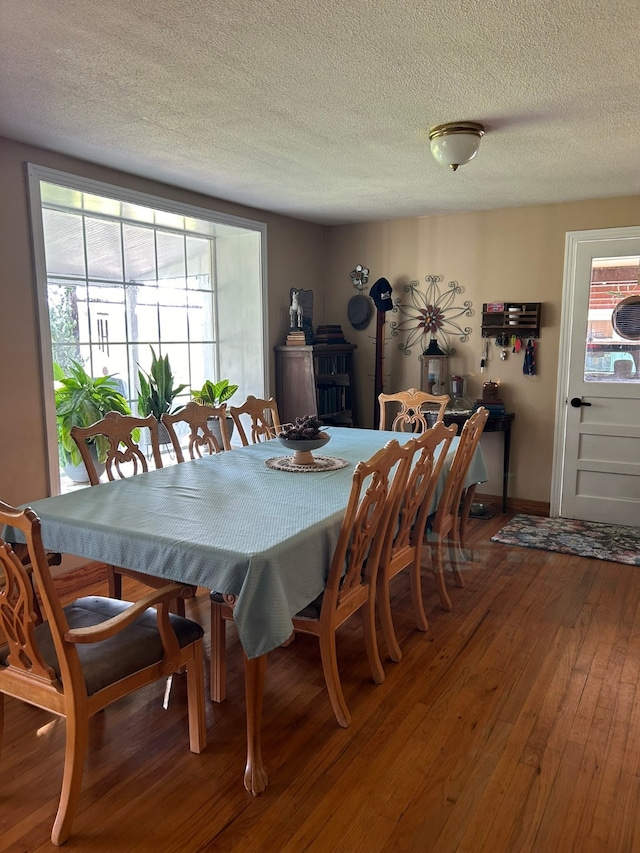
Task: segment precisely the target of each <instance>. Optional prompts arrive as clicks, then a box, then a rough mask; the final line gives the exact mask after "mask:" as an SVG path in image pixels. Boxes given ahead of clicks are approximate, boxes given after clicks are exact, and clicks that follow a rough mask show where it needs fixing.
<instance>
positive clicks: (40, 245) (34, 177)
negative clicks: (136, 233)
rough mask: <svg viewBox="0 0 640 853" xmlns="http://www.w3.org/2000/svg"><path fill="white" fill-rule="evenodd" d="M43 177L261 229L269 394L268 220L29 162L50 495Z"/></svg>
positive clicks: (54, 446)
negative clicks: (41, 192) (163, 196)
mask: <svg viewBox="0 0 640 853" xmlns="http://www.w3.org/2000/svg"><path fill="white" fill-rule="evenodd" d="M41 181H45V182H48V183H53V184H61V185H62V186H67V187H70V188H72V189H75V190H79V191H81V192H88V193H93V194H94V195H101V196H107V197H110V198H115V199H118V200H120V201H124V202H129V203H131V204H137V205H141V206H143V207H150V208H156V209H158V210H165V211H167V212H168V213H175V214H177V215H179V216H190V217H193V218H196V219H205V220H213V221H215V222H219V223H220V224H221V225H229V226H238V227H241V228H249V229H252V230H255V231H259V232H260V234H261V241H260V243H261V258H260V265H261V270H260V273H261V275H260V278H261V284H262V323H261V333H262V334H261V338H262V339H261V341H259V342H258V341H256V342H255V344H256V345H258V347H259V351H260V352H261V353H262V372H263V382H264V388H265V396H267V397H268V396H269V395H270V387H269V384H270V383H269V346H268V341H269V336H268V310H267V293H268V286H267V223H266V222H259V221H258V220H255V219H247V218H245V217H241V216H234V215H232V214H229V213H220V212H218V211H216V210H213V209H211V208H207V207H198V206H197V205H191V204H185V203H183V202H179V201H173V200H172V199H167V198H162V197H160V196H155V195H152V194H150V193H144V192H139V191H138V190H133V189H131V188H129V187H123V186H119V185H117V184H108V183H103V182H102V181H96V180H93V179H91V178H84V177H82V176H81V175H74V174H71V173H69V172H61V171H59V170H57V169H50V168H48V167H46V166H39V165H37V164H35V163H27V182H28V198H29V214H30V219H31V231H32V251H33V264H34V273H35V291H36V292H35V296H36V311H37V323H38V331H39V340H40V362H41V366H42V373H41V379H42V385H41V388H42V401H43V407H44V414H45V436H46V449H47V459H48V492H49V494H50V495H53V494H59V492H60V485H59V484H60V476H59V464H58V437H57V433H56V429H55V423H56V415H55V400H54V394H53V382H52V380H51V377H52V376H53V359H52V356H51V327H50V323H49V305H48V302H47V273H46V260H45V255H44V233H43V226H42V199H41V196H40V182H41Z"/></svg>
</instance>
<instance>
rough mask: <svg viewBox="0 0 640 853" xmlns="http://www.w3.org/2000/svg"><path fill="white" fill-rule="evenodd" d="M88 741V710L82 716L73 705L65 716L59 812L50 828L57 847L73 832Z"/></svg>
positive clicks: (52, 839)
mask: <svg viewBox="0 0 640 853" xmlns="http://www.w3.org/2000/svg"><path fill="white" fill-rule="evenodd" d="M88 742H89V719H88V717H87V716H86V710H85V711H84V715H83V716H82V717H81V718H80V716H79V714H78V712H77V711H76V710H75V709H73V708H70V709H69V712H68V714H67V718H66V743H65V748H64V772H63V774H62V791H61V792H60V803H59V805H58V812H57V814H56V819H55V821H54V823H53V829H52V831H51V841H52V842H53V843H54V844H55V845H56V847H58V846H59V845H60V844H64V842H65V841H66V840H67V838H68V837H69V835H70V833H71V825H72V823H73V818H74V817H75V813H76V808H77V805H78V800H79V798H80V789H81V787H82V774H83V772H84V761H85V756H86V753H87V744H88Z"/></svg>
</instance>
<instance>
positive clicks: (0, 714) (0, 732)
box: [0, 693, 4, 756]
mask: <svg viewBox="0 0 640 853" xmlns="http://www.w3.org/2000/svg"><path fill="white" fill-rule="evenodd" d="M3 738H4V693H0V756H1V755H2V741H3Z"/></svg>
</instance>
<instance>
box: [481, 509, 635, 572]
mask: <svg viewBox="0 0 640 853" xmlns="http://www.w3.org/2000/svg"><path fill="white" fill-rule="evenodd" d="M491 541H492V542H502V543H503V544H505V545H520V546H522V547H523V548H539V549H540V550H542V551H559V552H560V553H562V554H576V555H577V556H578V557H593V558H594V559H596V560H609V561H611V562H613V563H628V564H629V565H630V566H640V527H622V526H621V525H617V524H600V523H599V522H595V521H574V520H573V519H569V518H543V517H541V516H536V515H516V516H514V518H512V519H511V521H510V522H509V523H508V524H507V526H506V527H503V528H502V530H499V531H498V532H497V533H496V534H495V536H492V537H491Z"/></svg>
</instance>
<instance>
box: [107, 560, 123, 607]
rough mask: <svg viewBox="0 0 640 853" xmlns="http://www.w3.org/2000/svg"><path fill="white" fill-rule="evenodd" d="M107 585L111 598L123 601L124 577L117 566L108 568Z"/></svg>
mask: <svg viewBox="0 0 640 853" xmlns="http://www.w3.org/2000/svg"><path fill="white" fill-rule="evenodd" d="M107 584H108V586H109V598H119V599H122V575H121V574H120V572H119V571H118V570H117V569H116V567H115V566H107Z"/></svg>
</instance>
